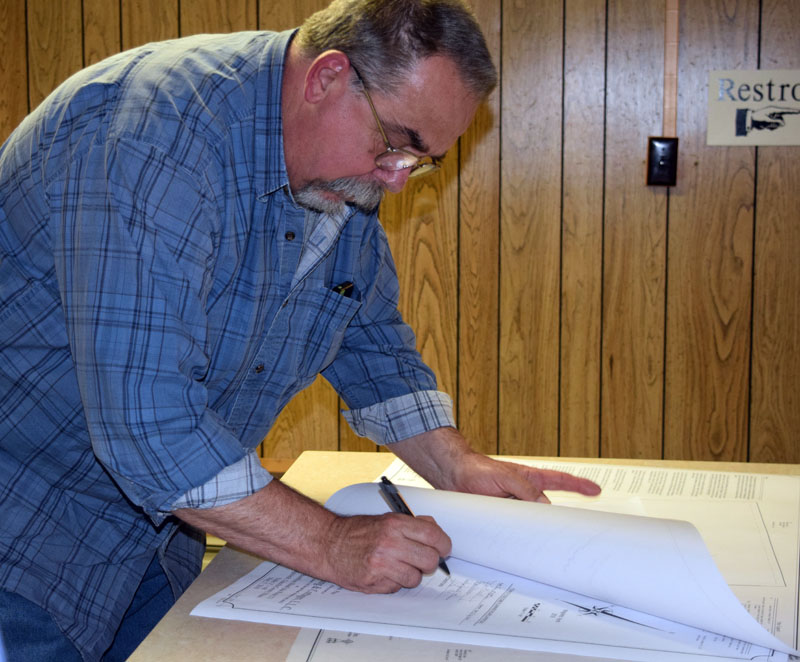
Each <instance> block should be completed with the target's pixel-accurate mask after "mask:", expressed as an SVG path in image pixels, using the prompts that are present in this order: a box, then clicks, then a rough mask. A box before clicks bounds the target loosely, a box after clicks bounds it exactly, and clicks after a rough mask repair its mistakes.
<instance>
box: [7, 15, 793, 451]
mask: <svg viewBox="0 0 800 662" xmlns="http://www.w3.org/2000/svg"><path fill="white" fill-rule="evenodd" d="M324 3H325V0H298V1H295V2H277V1H274V0H112V1H108V0H27V1H26V0H0V24H2V25H3V26H4V29H3V30H2V31H0V90H2V92H1V93H0V95H1V96H0V138H5V136H6V135H8V133H9V132H10V131H11V130H12V129H13V127H14V126H15V125H16V124H17V123H18V122H19V121H20V120H21V119H22V117H23V116H24V115H25V114H26V113H27V112H28V111H29V110H30V109H31V108H33V107H34V106H35V105H36V104H38V103H39V102H40V101H41V100H42V99H43V98H44V97H45V96H46V95H47V94H48V93H49V91H50V90H52V89H53V87H55V85H57V84H58V83H59V82H60V81H61V80H63V79H64V78H66V77H67V76H68V75H69V74H70V73H72V72H74V71H76V70H77V69H79V68H81V67H82V66H85V65H88V64H91V63H93V62H96V61H97V60H99V59H101V58H103V57H105V56H106V55H109V54H112V53H114V52H117V51H119V50H120V49H124V48H130V47H132V46H135V45H137V44H140V43H143V42H146V41H152V40H159V39H167V38H172V37H177V36H181V35H188V34H192V33H197V32H224V31H231V30H241V29H256V28H260V29H283V28H287V27H291V26H294V25H297V24H299V22H300V21H301V20H302V19H303V17H305V16H307V15H308V14H310V13H311V12H313V11H314V10H315V9H317V8H318V7H320V6H322V5H323V4H324ZM473 6H474V7H475V10H476V13H477V15H478V17H479V20H480V22H481V24H482V25H483V26H484V30H485V32H486V35H487V39H488V42H489V45H490V48H491V50H492V52H493V54H494V57H495V61H496V62H497V64H498V67H499V68H500V71H501V80H502V82H501V85H500V87H499V89H498V90H497V91H496V92H495V93H494V94H493V95H492V97H491V98H490V99H489V100H488V101H487V103H486V104H485V105H484V106H483V107H482V108H481V110H480V111H479V113H478V116H477V117H476V119H475V122H474V123H473V125H472V126H471V127H470V129H469V130H468V131H467V133H466V134H465V135H464V137H463V138H462V139H461V141H460V143H459V145H458V148H457V149H453V150H452V151H451V153H450V154H449V155H448V157H447V159H446V162H445V166H444V168H443V169H442V171H441V172H440V173H438V174H437V175H435V176H433V177H431V178H427V179H423V180H422V181H419V182H412V184H410V185H409V186H408V189H407V191H405V192H404V193H403V194H401V195H394V196H389V197H388V198H387V200H386V202H385V203H384V205H383V209H382V219H383V222H384V225H385V226H386V229H387V232H388V234H389V237H390V241H391V243H392V247H393V251H394V253H395V259H396V262H397V265H398V269H399V271H400V274H401V285H402V300H401V308H402V311H403V314H404V315H405V317H406V318H407V319H408V320H409V322H410V323H411V324H412V325H413V326H414V328H415V330H416V332H417V338H418V345H419V348H420V350H421V352H422V354H423V356H424V357H425V358H426V360H427V361H428V362H429V363H430V364H431V365H432V366H433V367H434V368H435V370H436V371H437V373H438V375H439V379H440V386H441V387H442V388H443V390H446V391H448V392H449V393H451V394H452V395H453V397H454V399H455V401H456V405H457V415H458V420H459V425H460V427H461V428H462V430H463V431H464V432H465V433H466V434H467V436H468V437H469V438H471V440H472V441H473V444H474V445H475V446H476V447H477V448H479V449H481V450H483V451H486V452H500V453H509V454H537V455H540V454H544V455H564V456H589V457H593V456H603V457H646V458H658V457H665V458H683V459H720V460H752V461H761V462H800V444H798V443H797V434H798V431H800V297H798V292H800V264H798V261H800V258H798V255H800V222H799V221H800V218H798V216H799V215H800V148H798V147H768V148H767V147H762V148H753V147H735V148H734V147H707V146H706V145H705V123H706V120H705V117H706V116H705V113H706V100H705V99H706V85H707V80H708V72H709V71H710V70H713V69H756V68H762V69H790V68H798V69H800V47H798V40H797V35H798V34H800V12H797V8H796V3H795V1H794V0H727V1H724V2H723V1H722V0H715V1H712V0H709V1H708V2H706V1H702V2H701V1H700V0H685V1H684V2H683V3H681V13H680V52H679V80H678V89H679V102H678V127H677V128H678V135H679V137H680V161H679V169H678V185H677V186H676V187H674V188H671V189H666V188H654V187H647V186H645V184H644V166H645V150H646V144H647V138H648V136H650V135H659V134H660V133H661V121H662V116H661V108H662V88H663V52H664V51H663V39H664V37H663V35H664V3H663V2H662V1H661V0H535V1H534V0H505V1H504V2H497V0H474V1H473ZM338 407H339V402H338V399H337V396H336V394H335V393H334V392H333V391H332V389H331V388H330V387H329V386H328V385H327V384H325V383H324V382H323V381H322V380H321V379H320V380H318V381H317V382H316V383H315V384H314V385H313V386H312V387H311V388H310V389H308V390H307V391H306V392H304V393H302V394H301V395H300V396H298V398H297V399H296V400H295V401H294V402H293V403H292V404H291V405H290V406H289V407H288V408H287V410H286V411H285V412H284V414H283V415H282V416H281V419H280V421H279V422H278V424H277V426H276V428H275V429H274V430H273V431H272V432H271V433H270V435H269V436H268V437H267V439H266V440H265V443H264V454H265V455H266V456H268V457H273V458H292V457H295V456H296V455H297V454H299V452H300V451H302V450H303V449H337V448H338V449H342V450H374V447H373V446H372V444H371V443H370V442H367V441H365V440H363V439H358V438H356V437H355V436H354V435H353V434H352V433H351V432H350V431H349V429H348V428H347V426H346V424H344V422H343V421H342V420H341V418H340V417H339V415H338Z"/></svg>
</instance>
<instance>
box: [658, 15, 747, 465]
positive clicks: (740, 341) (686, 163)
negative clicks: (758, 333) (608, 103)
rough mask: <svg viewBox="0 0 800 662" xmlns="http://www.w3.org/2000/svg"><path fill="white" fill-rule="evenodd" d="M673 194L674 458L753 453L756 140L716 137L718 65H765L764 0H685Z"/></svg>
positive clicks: (670, 381) (670, 419) (670, 366)
mask: <svg viewBox="0 0 800 662" xmlns="http://www.w3.org/2000/svg"><path fill="white" fill-rule="evenodd" d="M680 18H681V39H680V54H679V82H678V85H679V107H678V136H679V138H680V164H679V174H678V177H679V179H678V185H677V186H676V187H675V189H674V195H671V196H670V211H669V265H668V272H669V298H668V302H667V363H666V386H665V388H666V393H665V408H664V409H665V411H664V423H665V433H664V457H665V458H668V459H677V458H680V459H685V460H726V461H742V460H745V459H746V458H747V398H748V388H749V353H750V290H751V275H752V254H753V185H754V166H755V161H754V149H753V148H742V147H708V146H706V144H705V143H706V113H707V109H706V104H704V103H699V100H701V99H704V98H705V95H706V94H707V92H706V90H707V86H708V73H709V71H710V70H714V69H729V68H736V69H755V68H756V67H757V60H756V55H757V44H758V0H749V1H748V2H738V3H736V5H735V7H722V6H721V5H717V4H715V3H704V2H694V3H684V4H683V5H682V15H681V17H680Z"/></svg>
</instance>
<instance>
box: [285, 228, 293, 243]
mask: <svg viewBox="0 0 800 662" xmlns="http://www.w3.org/2000/svg"><path fill="white" fill-rule="evenodd" d="M283 236H284V237H286V241H292V240H293V239H294V236H295V235H294V232H292V231H291V230H289V232H287V233H286V234H285V235H283Z"/></svg>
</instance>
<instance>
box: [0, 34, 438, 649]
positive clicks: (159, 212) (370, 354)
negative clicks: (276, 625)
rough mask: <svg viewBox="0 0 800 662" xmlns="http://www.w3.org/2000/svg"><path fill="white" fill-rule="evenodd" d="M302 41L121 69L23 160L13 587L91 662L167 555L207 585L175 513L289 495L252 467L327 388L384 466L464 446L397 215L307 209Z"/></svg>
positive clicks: (0, 478) (7, 446)
mask: <svg viewBox="0 0 800 662" xmlns="http://www.w3.org/2000/svg"><path fill="white" fill-rule="evenodd" d="M291 36H292V33H291V32H285V33H279V34H274V33H263V32H262V33H257V32H251V33H239V34H233V35H221V36H208V35H204V36H198V37H190V38H187V39H181V40H175V41H171V42H163V43H160V44H149V45H147V46H143V47H141V48H138V49H135V50H133V51H128V52H126V53H122V54H120V55H117V56H114V57H112V58H110V59H108V60H105V61H103V62H101V63H99V64H97V65H95V66H93V67H90V68H88V69H86V70H84V71H82V72H80V73H78V74H76V75H75V76H73V77H72V78H70V79H69V80H68V81H66V82H65V83H64V84H63V85H61V86H60V87H59V88H58V89H57V90H56V91H55V92H54V93H53V94H52V95H50V97H48V99H47V100H46V101H45V102H44V103H43V104H42V105H41V106H40V107H39V108H38V109H37V110H36V111H34V112H33V113H32V114H31V115H30V116H29V117H28V118H26V119H25V121H24V122H23V123H22V124H21V125H20V127H19V128H18V129H17V130H16V131H15V132H14V134H13V135H12V136H11V138H10V139H9V140H8V141H7V142H6V143H5V144H4V145H3V147H2V149H1V150H0V508H2V511H1V512H2V513H3V515H2V518H0V586H2V587H3V588H5V589H6V590H9V591H14V592H16V593H19V594H20V595H22V596H24V597H26V598H28V599H29V600H32V601H34V602H36V603H37V604H39V605H41V606H43V607H44V608H46V609H48V610H49V611H50V613H51V614H52V615H53V617H54V619H55V620H56V622H57V623H58V625H59V626H60V627H61V628H62V630H63V631H64V632H65V633H66V634H67V635H68V636H69V637H70V638H71V639H72V640H73V642H74V643H75V645H76V646H77V647H78V649H79V650H80V651H81V652H82V653H83V655H84V656H85V657H86V658H87V659H96V658H98V657H99V656H100V655H101V654H102V652H103V651H104V650H105V648H106V647H107V646H108V645H109V644H110V642H111V639H112V637H113V634H114V632H115V630H116V628H117V626H118V624H119V621H120V619H121V617H122V615H123V613H124V611H125V609H126V608H127V607H128V605H129V603H130V600H131V598H132V595H133V593H134V592H135V591H136V588H137V586H138V584H139V581H140V579H141V576H142V575H143V573H144V571H145V569H146V568H147V566H148V564H149V562H150V560H151V559H152V557H153V554H154V553H156V551H157V552H158V553H159V555H160V559H161V562H162V566H164V569H165V571H166V573H167V575H168V577H169V578H170V581H171V583H172V585H173V588H174V589H175V592H176V594H179V592H180V591H181V590H182V589H183V588H185V586H186V585H187V584H188V583H189V582H190V581H191V580H192V578H193V577H194V576H195V574H196V572H197V570H198V568H199V561H200V558H201V553H202V542H201V540H200V536H199V535H198V533H197V532H196V531H192V530H191V529H190V528H189V527H187V526H185V525H182V524H180V523H178V522H177V520H176V519H175V517H174V516H171V515H170V512H171V511H172V510H173V509H175V508H177V507H197V508H203V507H211V506H217V505H222V504H225V503H229V502H231V501H234V500H236V499H240V498H242V497H244V496H246V495H248V494H251V493H252V492H253V491H255V490H257V489H259V488H261V487H263V486H264V485H266V484H267V483H268V482H269V481H270V479H271V477H270V476H269V474H268V473H267V472H266V471H264V469H263V468H262V467H261V465H260V463H259V460H258V458H257V457H256V455H255V452H254V450H253V449H254V448H255V447H256V446H257V445H258V444H259V443H260V441H261V440H262V439H263V437H264V435H265V434H266V432H267V431H268V430H269V428H270V427H271V425H272V424H273V422H274V421H275V418H276V417H277V415H278V413H279V412H280V411H281V409H282V408H283V407H284V406H285V405H286V403H287V402H288V401H289V400H290V399H291V398H292V396H293V395H294V394H296V393H297V392H298V391H300V390H301V389H302V388H304V387H306V386H307V385H308V384H310V383H311V381H313V379H314V378H315V376H316V375H317V374H318V373H320V372H321V373H322V374H323V375H324V376H325V377H326V378H327V379H328V380H329V381H330V382H331V383H332V384H333V386H334V387H335V388H336V389H337V391H338V392H339V393H340V394H341V396H342V398H343V399H344V401H345V402H346V403H347V405H348V407H349V408H350V411H348V412H346V413H345V416H346V417H347V419H348V421H349V422H350V424H351V425H352V426H353V428H354V429H355V430H356V432H357V433H359V434H362V435H365V436H369V437H371V438H372V439H374V440H375V441H376V442H378V443H385V442H392V441H397V440H399V439H403V438H406V437H408V436H410V435H413V434H417V433H419V432H422V431H425V430H429V429H432V428H436V427H440V426H443V425H452V424H453V418H452V412H451V405H450V401H449V399H448V398H447V396H445V395H444V394H441V393H439V392H438V391H436V390H435V389H436V384H435V379H434V376H433V374H432V373H431V371H430V370H429V369H428V368H427V367H426V366H425V365H424V364H423V363H422V362H421V360H420V357H419V355H418V354H417V352H416V350H415V349H414V344H415V343H414V336H413V334H412V332H411V331H410V329H409V328H408V327H407V326H406V325H405V324H404V323H403V321H402V319H401V317H400V315H399V314H398V312H397V306H396V304H397V296H398V283H397V278H396V274H395V271H394V265H393V263H392V259H391V256H390V253H389V249H388V245H387V242H386V237H385V235H384V232H383V230H382V228H381V226H380V224H379V222H378V220H377V217H376V215H375V214H363V213H357V212H355V211H354V210H350V209H348V211H347V212H346V213H344V214H342V215H341V216H340V217H332V216H321V215H318V214H314V213H310V212H306V211H305V210H303V209H301V208H299V207H298V206H297V205H296V204H295V203H294V200H293V198H292V196H291V193H290V192H289V189H288V179H287V175H286V168H285V164H284V161H283V140H282V121H281V96H280V92H281V80H282V73H283V61H284V54H285V50H286V47H287V46H288V43H289V41H290V39H291ZM344 282H352V283H353V288H352V292H351V293H350V295H349V296H344V295H343V294H340V293H339V292H338V291H336V290H335V289H334V288H335V286H336V285H338V284H340V283H344Z"/></svg>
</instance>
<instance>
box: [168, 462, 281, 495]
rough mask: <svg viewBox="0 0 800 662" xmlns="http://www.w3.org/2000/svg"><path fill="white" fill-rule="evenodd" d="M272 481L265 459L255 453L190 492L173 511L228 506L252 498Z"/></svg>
mask: <svg viewBox="0 0 800 662" xmlns="http://www.w3.org/2000/svg"><path fill="white" fill-rule="evenodd" d="M271 481H272V475H271V474H270V473H269V472H268V471H267V470H266V469H264V467H263V466H261V459H260V458H259V457H258V455H257V454H256V452H255V451H254V450H252V451H250V452H249V453H248V454H247V455H245V456H244V457H243V458H242V459H241V460H239V461H238V462H235V463H234V464H232V465H230V466H229V467H225V468H224V469H223V470H222V471H220V472H219V473H218V474H217V475H216V476H214V477H213V478H212V479H211V480H209V481H208V482H206V483H205V484H203V485H200V486H199V487H193V488H192V489H190V490H189V491H188V492H186V494H184V495H183V496H182V497H181V498H180V499H178V500H177V501H176V502H175V503H173V504H172V510H178V509H179V508H200V509H204V508H216V507H217V506H226V505H228V504H229V503H233V502H234V501H238V500H239V499H243V498H244V497H246V496H250V495H251V494H253V493H255V492H257V491H258V490H260V489H261V488H262V487H266V486H267V485H269V483H270V482H271Z"/></svg>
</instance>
